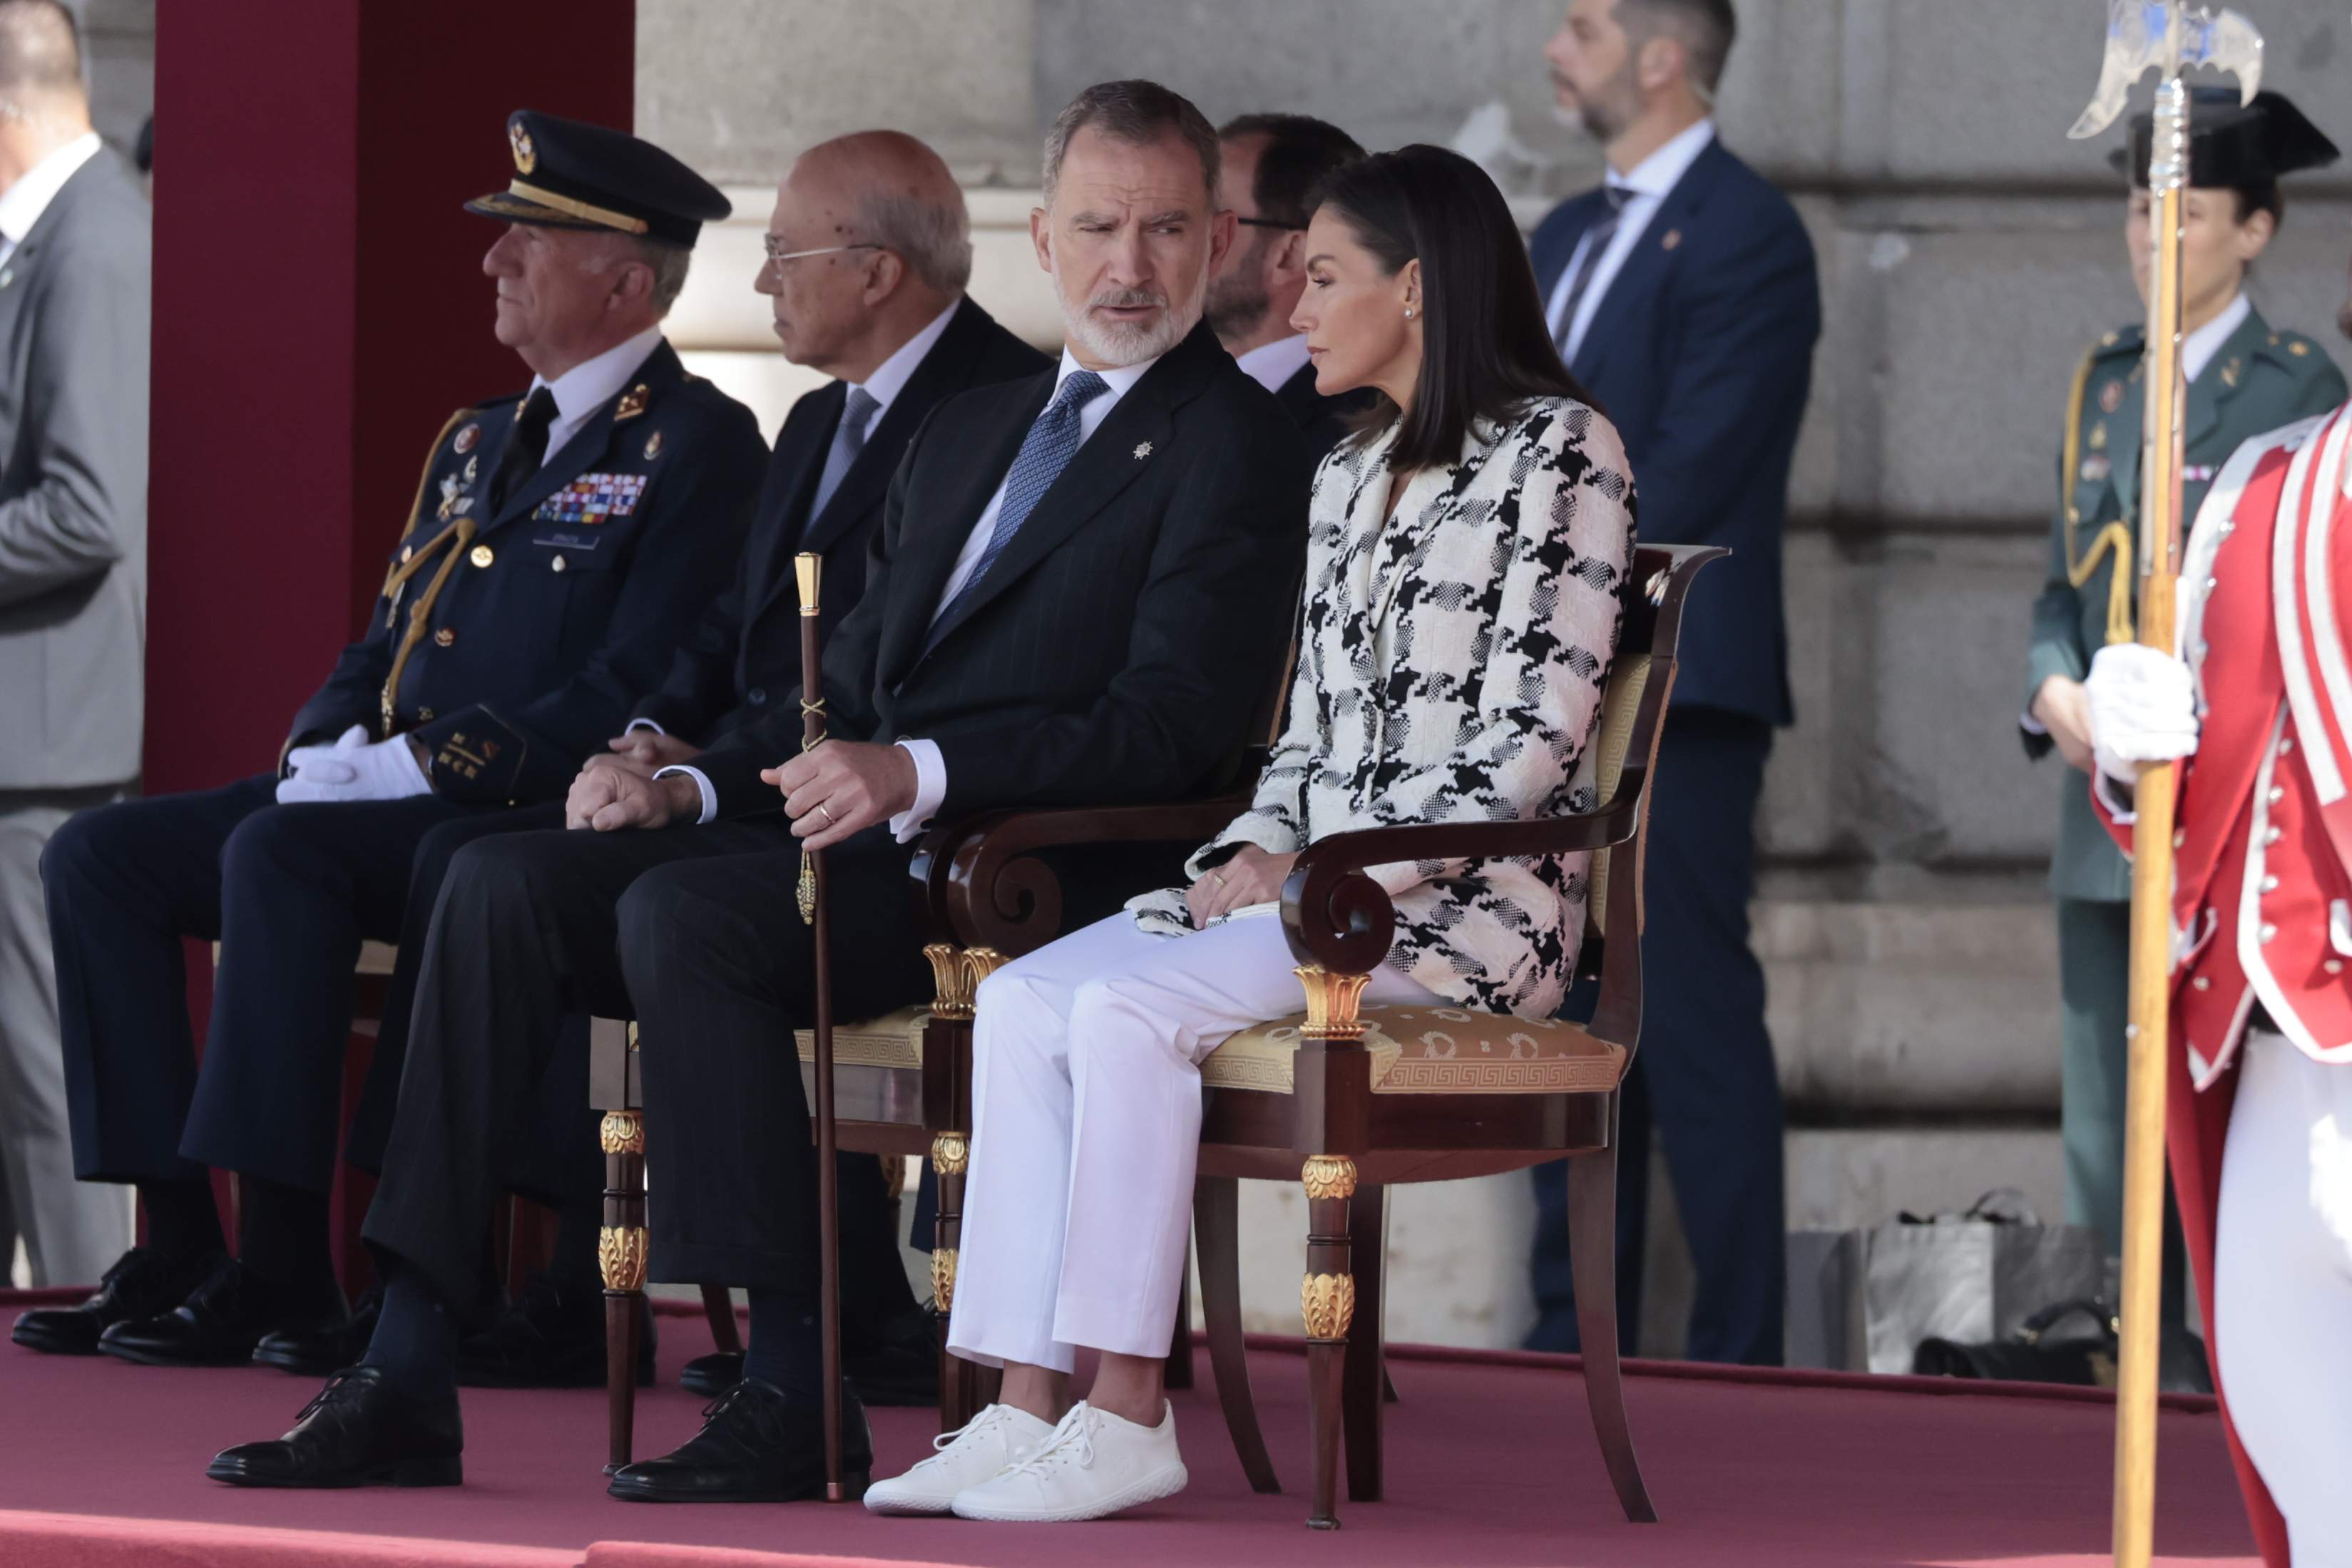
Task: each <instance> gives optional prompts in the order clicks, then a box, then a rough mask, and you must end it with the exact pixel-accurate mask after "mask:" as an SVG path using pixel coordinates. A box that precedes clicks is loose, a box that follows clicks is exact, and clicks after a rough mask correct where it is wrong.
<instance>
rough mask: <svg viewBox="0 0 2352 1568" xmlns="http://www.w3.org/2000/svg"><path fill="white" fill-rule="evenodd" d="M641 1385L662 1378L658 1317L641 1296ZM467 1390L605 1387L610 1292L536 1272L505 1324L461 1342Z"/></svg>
mask: <svg viewBox="0 0 2352 1568" xmlns="http://www.w3.org/2000/svg"><path fill="white" fill-rule="evenodd" d="M635 1312H636V1314H637V1386H638V1387H640V1388H650V1387H652V1386H653V1382H654V1348H655V1336H654V1322H653V1313H652V1312H650V1311H649V1310H648V1309H647V1306H646V1301H645V1298H643V1297H642V1296H641V1297H639V1298H638V1299H637V1301H636V1306H635ZM457 1385H458V1386H459V1387H460V1388H602V1387H604V1291H601V1290H597V1291H583V1290H582V1288H581V1287H579V1286H576V1285H573V1286H563V1285H559V1284H557V1283H556V1282H555V1281H553V1280H551V1279H550V1278H548V1277H547V1276H546V1275H544V1274H534V1275H533V1276H531V1278H530V1281H528V1282H527V1283H526V1284H525V1285H524V1286H523V1292H522V1295H521V1296H520V1298H519V1299H517V1301H515V1302H514V1304H513V1305H512V1306H510V1307H509V1308H508V1309H507V1311H506V1312H505V1314H504V1315H503V1316H501V1317H500V1318H499V1320H498V1322H494V1323H492V1324H491V1325H490V1326H489V1327H488V1328H486V1329H484V1330H483V1331H482V1332H481V1333H478V1334H476V1335H474V1336H473V1337H472V1338H470V1339H468V1340H466V1341H465V1342H464V1343H461V1344H459V1345H458V1346H457Z"/></svg>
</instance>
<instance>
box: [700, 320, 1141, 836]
mask: <svg viewBox="0 0 2352 1568" xmlns="http://www.w3.org/2000/svg"><path fill="white" fill-rule="evenodd" d="M1159 362H1160V361H1159V360H1158V359H1157V358H1153V359H1149V360H1145V361H1141V362H1140V363H1138V364H1132V365H1121V366H1118V368H1117V369H1115V370H1106V371H1096V372H1095V374H1097V375H1098V376H1100V377H1101V378H1102V379H1103V384H1104V386H1105V387H1106V388H1107V389H1108V390H1106V391H1104V392H1097V393H1096V394H1095V395H1094V396H1093V397H1091V398H1089V399H1087V402H1086V405H1085V406H1084V407H1082V408H1080V409H1079V410H1078V445H1079V446H1080V447H1081V448H1083V447H1084V446H1085V445H1086V444H1087V442H1088V441H1091V440H1092V439H1094V434H1095V432H1096V431H1097V430H1100V429H1101V428H1102V423H1103V421H1104V420H1106V419H1108V418H1109V417H1110V411H1111V410H1112V409H1114V408H1116V407H1118V400H1119V399H1121V398H1123V397H1125V396H1126V395H1127V394H1128V392H1129V391H1131V390H1132V389H1133V388H1134V386H1135V383H1136V382H1139V381H1141V380H1142V379H1143V376H1144V372H1145V371H1149V370H1150V369H1151V367H1152V366H1154V365H1156V364H1158V363H1159ZM1085 368H1086V367H1085V366H1083V365H1081V364H1079V363H1078V361H1077V360H1076V358H1075V357H1074V356H1073V355H1072V354H1071V353H1070V351H1069V350H1067V349H1064V350H1062V368H1061V370H1060V371H1059V373H1057V374H1056V375H1055V378H1054V391H1055V392H1060V391H1061V390H1062V383H1063V382H1066V381H1068V380H1069V379H1070V378H1071V377H1072V376H1074V375H1076V374H1077V373H1078V371H1081V370H1084V369H1085ZM1052 401H1053V400H1052V399H1051V398H1050V397H1049V398H1048V399H1047V400H1046V402H1047V406H1049V407H1050V406H1051V405H1052ZM1012 473H1013V469H1012V465H1010V464H1007V465H1005V471H1004V476H1003V478H999V479H998V480H997V482H996V493H995V494H994V495H992V496H991V497H989V498H988V505H987V506H985V507H982V508H981V513H980V520H979V521H978V522H976V523H974V524H972V526H971V533H970V534H969V535H968V536H966V537H965V538H964V541H963V549H961V551H959V552H958V553H957V555H956V561H955V570H952V571H950V572H949V573H948V581H947V586H946V587H945V588H943V589H941V590H940V600H939V602H938V603H937V604H935V605H933V606H932V607H931V616H932V619H934V620H937V619H938V617H939V612H940V611H941V610H944V609H945V608H947V606H949V605H950V604H952V603H954V602H955V596H956V595H957V594H958V593H960V592H961V591H963V585H964V583H965V581H966V580H968V579H969V578H970V577H971V572H972V569H973V568H974V567H976V566H978V565H979V564H980V558H981V556H982V553H983V552H984V551H985V550H986V549H988V540H989V536H991V535H992V534H993V533H995V531H996V517H997V514H998V513H1000V512H1002V511H1003V509H1004V483H1005V479H1009V478H1010V477H1012ZM898 746H899V747H900V749H902V750H904V751H905V752H906V753H907V755H908V756H909V757H911V758H914V759H915V801H914V804H913V805H911V806H908V808H907V809H906V810H903V811H900V812H898V814H897V815H896V816H894V817H892V818H891V819H890V831H891V832H893V833H895V834H896V835H898V841H899V842H900V843H902V844H903V843H906V842H908V841H910V840H912V839H913V838H914V837H915V835H916V834H918V833H919V832H921V831H923V829H924V828H926V827H928V826H929V823H930V820H931V818H932V816H933V815H934V814H935V813H936V812H937V811H938V810H939V809H940V801H942V800H946V799H947V793H948V768H947V763H946V761H945V760H944V759H943V758H941V757H940V747H939V743H938V742H936V741H930V740H908V739H903V738H902V739H901V740H900V741H899V742H898ZM662 773H683V774H686V775H687V776H688V777H689V778H691V779H693V780H694V783H695V787H696V789H698V790H699V791H700V792H701V795H702V816H701V818H700V820H701V821H705V822H708V821H712V820H713V819H714V818H716V817H717V816H718V814H719V794H718V791H717V790H715V789H712V788H711V787H710V779H709V777H708V776H707V775H705V774H704V773H703V772H702V770H701V769H700V768H693V767H689V766H683V765H682V766H679V767H677V768H663V769H662ZM660 776H661V775H660V774H656V775H655V777H656V778H659V777H660Z"/></svg>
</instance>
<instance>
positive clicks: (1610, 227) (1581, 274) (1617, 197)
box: [1552, 185, 1633, 361]
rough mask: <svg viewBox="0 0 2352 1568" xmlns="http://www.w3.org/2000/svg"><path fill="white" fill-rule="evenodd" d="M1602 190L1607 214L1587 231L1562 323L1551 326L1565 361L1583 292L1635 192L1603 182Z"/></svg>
mask: <svg viewBox="0 0 2352 1568" xmlns="http://www.w3.org/2000/svg"><path fill="white" fill-rule="evenodd" d="M1601 193H1602V194H1603V195H1605V196H1606V197H1607V198H1608V200H1609V212H1608V215H1607V216H1605V217H1603V218H1602V219H1601V221H1600V222H1599V223H1597V224H1594V225H1592V227H1591V229H1590V230H1588V231H1586V235H1585V241H1584V254H1583V255H1582V256H1578V257H1577V258H1576V276H1575V277H1573V278H1571V279H1570V281H1569V285H1568V298H1567V301H1566V302H1565V303H1564V304H1562V305H1561V307H1560V311H1559V326H1557V327H1555V328H1554V329H1552V341H1553V342H1554V343H1556V344H1557V345H1559V357H1560V358H1561V359H1562V360H1563V361H1564V360H1567V359H1568V358H1569V357H1570V344H1571V342H1572V341H1573V340H1574V338H1575V336H1576V313H1577V312H1578V311H1579V310H1580V309H1582V308H1583V307H1584V296H1585V294H1586V292H1587V291H1588V290H1590V289H1591V287H1592V275H1593V274H1594V273H1596V272H1598V271H1600V270H1601V254H1602V253H1603V252H1605V251H1606V250H1608V248H1609V242H1610V241H1612V240H1613V239H1615V238H1616V237H1617V225H1618V224H1619V222H1620V221H1621V220H1622V219H1623V217H1624V216H1625V204H1626V203H1628V202H1630V201H1632V200H1633V192H1632V191H1631V190H1630V189H1628V188H1627V187H1625V186H1623V185H1603V186H1601Z"/></svg>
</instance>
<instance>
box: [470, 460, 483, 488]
mask: <svg viewBox="0 0 2352 1568" xmlns="http://www.w3.org/2000/svg"><path fill="white" fill-rule="evenodd" d="M481 469H482V460H481V459H480V458H478V457H468V458H467V459H466V483H467V484H468V485H470V484H472V483H473V482H474V476H475V475H477V474H478V473H480V472H481Z"/></svg>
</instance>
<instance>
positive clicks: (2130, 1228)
mask: <svg viewBox="0 0 2352 1568" xmlns="http://www.w3.org/2000/svg"><path fill="white" fill-rule="evenodd" d="M2190 66H2206V67H2210V68H2212V69H2215V70H2220V71H2226V72H2229V73H2231V74H2233V75H2235V76H2236V77H2237V78H2238V89H2239V93H2240V95H2241V100H2242V102H2245V103H2252V102H2253V100H2254V94H2255V93H2257V92H2258V91H2260V90H2261V89H2262V85H2263V36H2262V34H2261V33H2259V32H2257V31H2256V30H2255V29H2254V26H2253V24H2252V23H2251V22H2249V21H2247V20H2246V19H2245V18H2244V17H2243V16H2240V15H2238V14H2237V13H2236V12H2235V11H2213V10H2209V9H2207V8H2205V7H2203V6H2191V5H2185V4H2182V3H2181V0H2110V5H2109V6H2108V10H2107V48H2106V58H2105V63H2104V64H2103V65H2102V66H2101V68H2100V71H2099V89H2098V93H2097V95H2096V96H2095V97H2094V98H2093V99H2091V106H2090V107H2089V108H2088V109H2086V110H2084V111H2083V117H2082V118H2081V119H2080V120H2076V121H2075V122H2074V130H2073V131H2069V132H2068V134H2069V135H2071V136H2073V137H2074V138H2076V139H2078V140H2079V139H2081V138H2084V137H2090V136H2096V135H2098V134H2099V132H2101V131H2105V129H2106V128H2107V127H2108V126H2110V125H2112V124H2114V123H2115V120H2116V116H2117V115H2118V114H2120V113H2121V112H2122V111H2123V107H2124V101H2125V99H2126V98H2127V97H2129V96H2130V93H2131V89H2132V88H2133V86H2134V84H2136V83H2137V81H2138V80H2139V78H2141V77H2143V76H2145V75H2146V74H2147V72H2148V71H2149V70H2150V69H2151V68H2153V69H2154V70H2155V71H2156V72H2157V73H2158V78H2159V79H2158V85H2157V89H2156V114H2155V134H2154V136H2153V137H2152V138H2151V148H2150V153H2149V161H2148V162H2149V166H2148V171H2147V189H2148V196H2149V199H2150V201H2151V203H2152V210H2151V212H2150V214H2149V217H2148V225H2149V238H2150V240H2151V242H2152V243H2151V245H2150V246H2149V250H2150V255H2151V260H2150V266H2149V276H2148V288H2147V360H2146V361H2145V364H2144V366H2143V369H2144V370H2145V371H2146V372H2147V427H2146V430H2145V432H2144V434H2143V437H2142V439H2143V441H2144V443H2145V444H2144V446H2143V448H2142V453H2141V460H2140V508H2139V641H2140V643H2141V645H2142V646H2144V647H2149V648H2158V649H2161V650H2163V651H2164V652H2165V653H2176V652H2177V651H2178V650H2177V649H2176V648H2175V647H2174V645H2173V644H2174V637H2173V607H2174V591H2175V589H2176V588H2177V587H2178V580H2179V574H2180V524H2181V517H2180V481H2181V472H2180V470H2181V436H2182V432H2181V415H2182V413H2183V410H2184V408H2185V406H2186V403H2187V389H2186V387H2185V385H2184V384H2183V382H2182V381H2181V374H2180V340H2181V330H2180V327H2181V318H2180V287H2181V228H2182V225H2183V223H2184V222H2185V213H2186V195H2187V191H2188V186H2189V89H2188V87H2187V85H2186V84H2184V83H2183V82H2182V81H2181V79H2180V73H2181V72H2182V71H2183V70H2184V69H2185V68H2189V67H2190ZM2067 477H2069V478H2071V477H2072V476H2067ZM2113 570H2117V571H2121V570H2123V562H2122V561H2121V559H2117V560H2116V564H2115V567H2114V569H2113ZM2179 774H2180V770H2179V765H2178V764H2177V763H2168V764H2166V765H2164V766H2163V767H2158V768H2147V769H2146V770H2145V771H2144V772H2143V773H2142V774H2141V775H2140V779H2139V783H2138V785H2137V787H2136V788H2135V789H2134V790H2133V801H2134V809H2135V810H2137V813H2138V818H2137V821H2136V822H2135V823H2134V824H2133V828H2132V900H2131V992H2130V996H2131V1022H2130V1026H2129V1027H2128V1029H2126V1031H2125V1035H2126V1041H2127V1053H2128V1058H2129V1063H2130V1076H2129V1078H2128V1080H2127V1083H2128V1087H2127V1089H2126V1098H2125V1110H2124V1272H2123V1286H2122V1291H2121V1297H2122V1299H2121V1301H2119V1302H2118V1303H2117V1310H2118V1312H2119V1315H2120V1316H2121V1318H2122V1326H2121V1335H2122V1340H2123V1346H2122V1356H2121V1360H2120V1362H2119V1364H2118V1366H2117V1369H2116V1501H2115V1561H2116V1568H2147V1562H2148V1558H2149V1555H2150V1553H2151V1552H2152V1551H2153V1550H2154V1546H2155V1539H2154V1538H2155V1528H2156V1377H2157V1351H2158V1293H2159V1292H2158V1278H2159V1272H2160V1268H2161V1264H2162V1260H2163V1255H2164V1092H2165V1072H2166V1069H2167V1066H2168V1056H2167V1052H2168V1030H2167V1025H2168V1023H2169V1021H2170V1006H2171V974H2172V822H2173V807H2174V804H2175V801H2176V799H2177V791H2178V789H2179Z"/></svg>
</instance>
